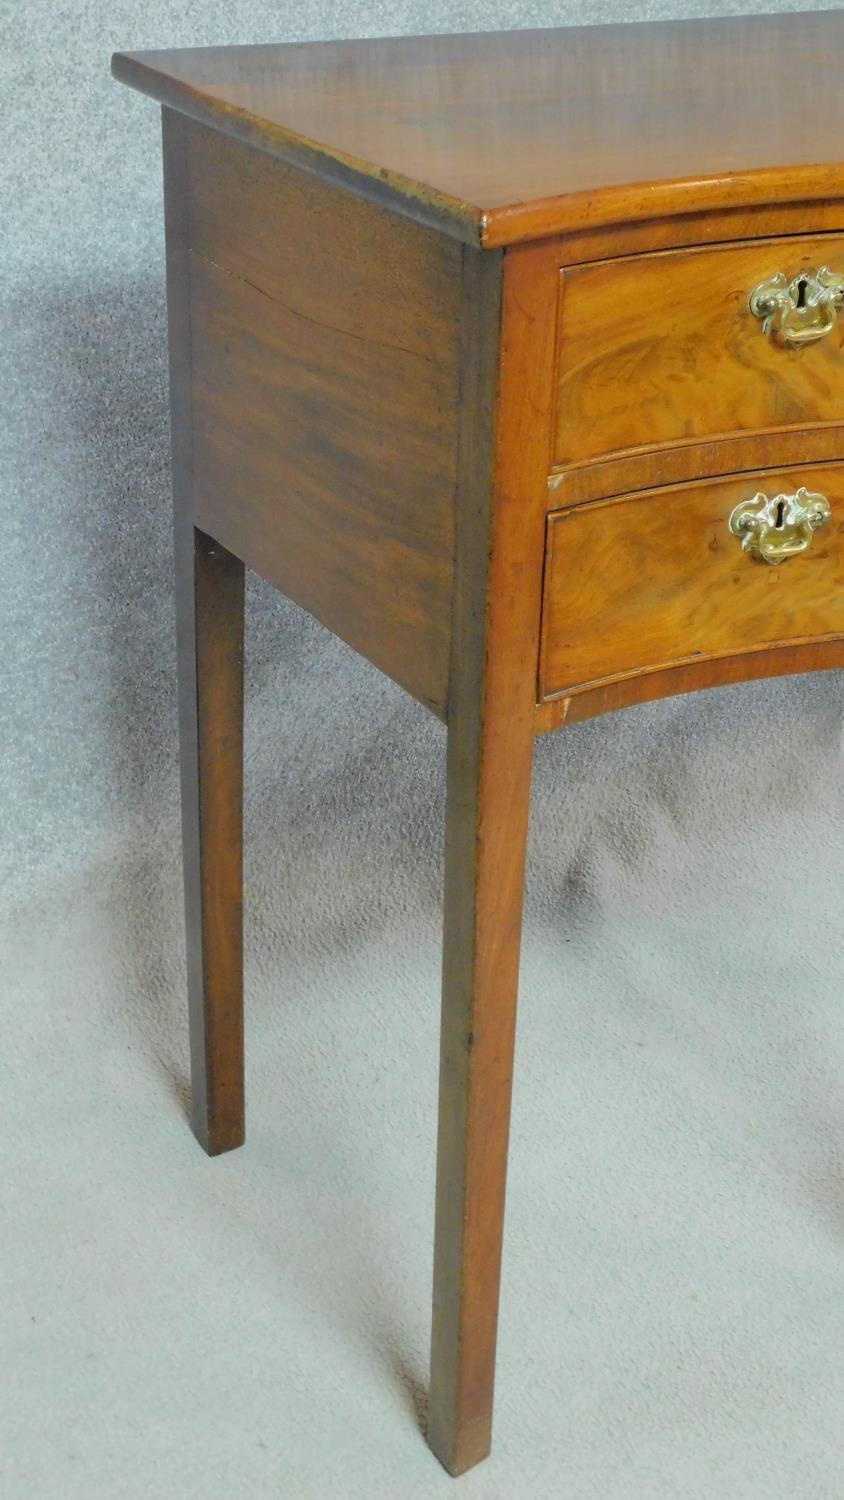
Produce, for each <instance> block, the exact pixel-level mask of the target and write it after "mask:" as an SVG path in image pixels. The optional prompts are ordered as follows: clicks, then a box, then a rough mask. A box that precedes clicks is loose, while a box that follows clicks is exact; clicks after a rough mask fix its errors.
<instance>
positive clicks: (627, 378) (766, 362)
mask: <svg viewBox="0 0 844 1500" xmlns="http://www.w3.org/2000/svg"><path fill="white" fill-rule="evenodd" d="M824 265H827V266H830V267H832V269H833V270H837V271H844V235H841V234H827V235H820V236H817V237H815V238H806V237H791V236H789V237H783V238H777V239H768V240H753V241H750V242H746V243H743V244H732V245H715V246H712V247H704V248H697V249H692V250H675V251H664V252H660V253H658V254H654V255H638V256H630V257H627V258H624V259H616V260H606V261H599V262H597V263H593V264H590V265H578V266H572V267H569V268H567V269H565V270H564V271H562V273H561V279H560V294H559V295H560V304H559V320H558V321H559V346H558V356H557V387H556V417H555V428H554V438H553V459H552V462H553V465H554V466H555V467H558V468H559V467H564V468H569V467H571V466H578V465H584V464H590V463H594V462H595V461H596V460H597V461H600V460H603V459H607V458H611V457H612V458H619V457H620V456H621V455H624V454H636V453H641V454H647V453H652V452H655V451H661V452H662V451H664V450H665V449H675V448H680V449H683V448H685V449H686V450H687V452H686V457H687V460H688V464H687V467H685V468H684V467H683V454H682V453H679V454H674V455H673V456H672V459H671V463H670V477H671V478H672V479H680V478H686V477H694V476H695V475H697V474H702V473H717V472H718V469H717V467H713V465H716V466H717V463H718V460H719V453H718V450H717V448H715V447H710V450H709V451H708V452H703V453H702V452H700V451H698V450H695V446H694V445H696V444H697V445H702V444H705V443H707V442H708V443H710V445H711V444H712V440H713V439H716V438H733V439H735V438H738V437H741V436H742V435H744V436H747V437H750V436H751V435H759V434H762V433H764V434H774V433H787V432H789V431H791V430H795V431H797V430H803V429H806V428H812V427H819V426H823V425H825V424H834V423H838V422H841V420H842V415H844V353H843V352H842V348H841V345H842V339H844V314H842V315H841V317H840V319H839V321H838V323H837V324H836V325H835V326H834V327H833V328H832V330H831V332H829V333H828V334H827V335H826V336H825V337H824V338H821V339H819V340H818V342H815V343H811V344H805V345H803V346H801V347H797V348H789V347H783V346H782V345H780V344H779V343H777V342H776V341H775V339H774V338H772V337H770V336H767V335H766V334H765V333H764V332H763V331H762V325H761V322H760V321H759V320H758V319H757V318H756V317H754V315H753V314H752V313H751V311H750V309H749V306H748V297H749V294H750V292H751V291H752V290H753V288H754V287H755V286H757V285H758V284H759V283H760V282H762V281H764V280H766V279H767V278H769V277H770V276H771V275H773V274H774V273H775V272H777V271H783V272H784V273H785V274H786V276H787V277H789V278H791V277H793V276H796V275H797V274H798V273H799V272H802V271H817V270H818V268H819V267H821V266H824ZM795 457H796V454H792V453H789V454H788V455H787V456H785V455H784V459H785V462H793V461H794V459H795ZM758 461H759V459H758V455H757V456H756V457H755V459H754V458H751V459H750V460H749V461H748V462H745V460H744V458H743V457H742V456H741V455H740V454H738V453H735V454H734V455H733V456H732V461H731V465H730V466H731V467H733V468H736V469H738V468H739V467H747V468H751V467H754V466H755V464H757V463H758ZM721 472H723V466H722V469H721ZM638 482H639V481H638V480H634V479H633V478H632V476H627V482H626V483H624V484H623V485H622V486H619V488H627V487H628V484H629V487H631V488H632V487H634V485H635V484H636V483H638ZM648 482H652V479H648V478H646V479H645V480H644V483H648Z"/></svg>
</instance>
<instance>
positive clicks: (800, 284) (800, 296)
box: [797, 276, 807, 307]
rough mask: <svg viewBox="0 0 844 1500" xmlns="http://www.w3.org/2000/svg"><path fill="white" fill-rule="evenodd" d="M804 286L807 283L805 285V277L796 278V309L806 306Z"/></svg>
mask: <svg viewBox="0 0 844 1500" xmlns="http://www.w3.org/2000/svg"><path fill="white" fill-rule="evenodd" d="M806 285H807V283H806V277H805V276H799V277H798V278H797V306H798V307H805V306H806Z"/></svg>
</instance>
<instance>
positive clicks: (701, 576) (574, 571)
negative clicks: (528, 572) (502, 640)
mask: <svg viewBox="0 0 844 1500" xmlns="http://www.w3.org/2000/svg"><path fill="white" fill-rule="evenodd" d="M801 484H803V485H806V486H808V487H810V488H811V489H812V490H820V491H822V493H823V494H824V495H826V497H827V498H828V499H829V501H830V503H831V505H832V509H833V515H834V517H835V521H834V523H833V524H832V525H831V526H826V527H824V528H823V530H822V531H819V532H818V534H817V536H816V537H815V538H814V541H813V544H812V546H811V547H810V548H809V550H808V551H807V553H806V554H805V556H803V557H800V558H799V559H794V560H793V561H794V562H795V563H799V566H795V567H794V568H793V569H792V568H791V567H790V566H789V564H787V563H785V564H779V565H778V566H775V567H772V566H769V565H766V564H765V563H762V562H755V561H752V560H751V559H749V558H748V557H747V555H746V554H745V553H743V552H742V551H741V548H740V544H739V541H738V540H737V538H736V537H735V536H733V535H731V534H730V532H729V531H728V529H727V521H728V518H729V516H730V514H731V512H732V511H733V509H734V508H735V507H736V506H737V505H738V504H739V503H740V502H741V501H742V500H747V499H750V498H751V497H752V496H753V495H755V494H756V493H757V492H759V491H762V492H764V493H766V494H770V495H776V494H778V493H780V492H782V491H795V490H797V489H798V488H799V486H800V485H801ZM542 619H543V627H542V649H541V654H540V667H539V681H540V696H541V697H542V698H543V699H547V698H552V697H556V696H560V695H563V696H567V695H571V694H573V693H576V692H578V691H580V692H582V691H584V689H588V688H590V687H595V686H598V685H601V686H603V685H605V684H606V683H608V682H610V681H612V680H613V679H617V678H622V677H634V676H636V675H638V674H639V673H642V672H656V671H660V670H662V669H665V668H671V667H676V666H679V665H681V664H684V663H687V662H688V663H693V662H700V661H701V659H702V658H708V659H710V660H712V659H715V658H719V657H734V656H741V655H743V654H745V653H755V652H757V651H763V650H766V649H768V648H771V647H774V648H777V647H780V646H784V645H788V646H796V645H798V644H801V643H806V642H812V641H814V640H816V639H824V640H830V639H838V640H844V464H837V465H834V466H832V467H826V466H824V465H810V464H807V465H805V466H803V467H802V468H801V469H799V470H790V469H773V470H767V471H764V472H762V473H757V474H743V475H741V476H740V477H732V478H730V479H715V480H712V479H706V480H698V481H697V482H696V483H694V484H689V485H686V486H684V487H682V488H670V489H661V490H645V491H640V492H639V493H637V494H634V495H625V496H623V497H621V498H620V499H617V500H603V501H597V502H594V503H592V504H590V505H583V506H580V507H578V508H576V509H574V510H567V511H555V512H554V513H553V514H552V515H550V516H549V518H548V544H547V555H546V565H545V602H544V607H543V615H542ZM748 669H749V670H748V673H747V675H748V676H752V675H753V663H752V662H749V663H748Z"/></svg>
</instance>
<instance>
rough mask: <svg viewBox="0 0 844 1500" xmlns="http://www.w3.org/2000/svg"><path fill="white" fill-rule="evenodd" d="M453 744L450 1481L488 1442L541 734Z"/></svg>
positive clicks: (440, 1418) (442, 1279)
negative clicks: (535, 752)
mask: <svg viewBox="0 0 844 1500" xmlns="http://www.w3.org/2000/svg"><path fill="white" fill-rule="evenodd" d="M490 729H491V725H488V724H487V725H485V724H484V723H478V724H475V725H473V724H471V723H460V722H458V723H457V724H456V725H455V726H454V727H453V728H452V729H451V730H450V733H449V756H448V808H447V823H446V874H445V935H444V937H445V941H444V957H443V1005H442V1033H441V1054H440V1105H439V1143H438V1150H437V1208H436V1231H435V1252H434V1306H433V1325H432V1345H431V1392H430V1422H429V1431H428V1440H429V1442H430V1444H431V1447H432V1448H433V1450H434V1452H435V1453H436V1455H437V1457H438V1458H439V1459H440V1461H441V1462H442V1463H443V1464H444V1465H445V1467H446V1468H447V1469H448V1471H449V1473H451V1474H462V1473H463V1471H464V1470H465V1469H469V1468H471V1467H472V1465H473V1464H476V1463H478V1462H479V1461H480V1460H481V1459H482V1458H485V1457H486V1455H487V1453H488V1452H489V1448H490V1440H491V1433H492V1398H493V1381H494V1372H495V1344H496V1328H497V1322H498V1287H499V1275H500V1267H501V1242H502V1232H503V1225H504V1185H505V1177H506V1170H507V1142H508V1133H509V1119H510V1091H511V1083H512V1076H513V1042H514V1029H515V1018H516V989H517V983H518V967H519V931H520V922H521V911H522V886H523V879H524V848H525V832H526V826H527V814H528V800H529V788H530V762H531V750H532V745H533V732H532V727H531V726H530V725H528V726H527V729H526V732H522V733H521V734H520V735H519V734H516V735H513V734H510V735H507V736H505V737H501V736H496V735H494V734H491V733H490Z"/></svg>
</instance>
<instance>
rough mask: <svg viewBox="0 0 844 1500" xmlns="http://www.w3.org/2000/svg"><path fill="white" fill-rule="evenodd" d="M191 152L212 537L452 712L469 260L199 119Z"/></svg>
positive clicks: (195, 310)
mask: <svg viewBox="0 0 844 1500" xmlns="http://www.w3.org/2000/svg"><path fill="white" fill-rule="evenodd" d="M186 150H187V153H188V184H189V187H188V192H189V207H188V212H189V220H190V237H191V238H190V252H191V266H190V275H191V339H192V358H193V426H194V444H195V455H196V456H195V463H196V491H197V519H198V524H199V525H201V526H202V527H204V529H205V530H206V531H207V532H209V533H210V534H211V535H212V536H215V537H217V538H218V539H219V540H220V541H222V542H223V543H224V544H225V546H226V547H228V548H229V549H230V550H231V551H232V552H235V553H236V554H237V555H238V557H242V558H243V559H244V560H245V562H246V563H247V564H248V565H249V566H250V567H252V568H254V569H255V570H256V572H258V573H260V574H262V576H263V577H265V578H268V579H269V580H270V582H271V583H274V584H276V586H277V587H278V588H281V589H283V590H284V592H285V593H286V594H287V595H288V596H289V597H290V598H291V599H295V600H296V602H297V603H298V604H301V605H303V606H304V607H305V608H306V609H308V610H309V611H310V612H311V613H312V614H313V615H315V616H316V618H317V619H318V620H320V621H321V622H322V623H323V624H324V625H327V626H328V628H329V629H330V630H332V631H333V632H334V633H335V634H336V635H338V636H340V637H341V639H342V640H344V641H348V642H349V644H350V645H352V646H354V647H355V649H356V650H357V651H360V652H361V653H362V654H363V655H364V656H366V657H368V659H369V660H370V661H372V662H374V663H375V665H376V666H378V667H380V668H381V670H382V671H384V672H386V673H387V674H388V675H389V676H390V677H393V678H395V680H396V681H397V682H399V683H401V685H402V686H403V687H405V688H406V689H407V690H408V691H409V692H411V693H413V694H414V696H415V697H417V698H419V699H420V700H421V701H422V702H423V703H425V704H426V705H427V707H429V708H431V709H432V710H433V711H434V712H435V713H438V714H439V715H440V716H441V717H442V716H444V713H445V702H446V692H447V682H448V653H449V629H450V626H449V620H450V612H451V573H452V561H453V551H454V518H453V495H454V486H455V453H456V441H457V409H458V377H459V371H458V345H459V308H460V302H459V291H460V262H461V256H462V253H463V251H462V247H461V246H460V245H458V244H456V243H455V242H454V241H453V240H449V239H447V238H445V237H444V236H443V235H436V234H434V233H433V231H432V230H430V229H424V228H422V227H421V226H420V225H418V224H413V223H411V222H410V221H409V220H408V219H403V218H399V217H398V216H397V215H395V214H387V213H385V212H384V210H383V209H379V208H376V207H373V205H372V204H370V203H365V202H363V201H362V200H361V199H359V198H353V197H351V195H350V194H348V193H344V192H342V191H340V189H339V188H336V187H332V186H331V185H329V184H326V183H324V182H321V181H320V180H319V179H318V178H316V177H313V176H309V175H307V174H305V173H302V172H294V171H293V170H292V169H291V168H290V167H287V166H284V165H283V164H282V163H281V162H277V161H273V160H272V159H271V158H270V157H267V156H261V155H259V154H258V153H257V152H254V151H249V150H248V149H247V148H246V147H245V146H243V145H241V144H240V143H238V142H236V141H230V140H225V139H222V138H220V137H219V136H216V135H215V133H214V132H213V131H210V130H207V129H205V128H204V127H203V126H200V125H196V124H194V123H193V122H191V121H188V122H186ZM291 225H295V226H296V233H295V234H293V233H291Z"/></svg>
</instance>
